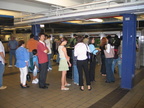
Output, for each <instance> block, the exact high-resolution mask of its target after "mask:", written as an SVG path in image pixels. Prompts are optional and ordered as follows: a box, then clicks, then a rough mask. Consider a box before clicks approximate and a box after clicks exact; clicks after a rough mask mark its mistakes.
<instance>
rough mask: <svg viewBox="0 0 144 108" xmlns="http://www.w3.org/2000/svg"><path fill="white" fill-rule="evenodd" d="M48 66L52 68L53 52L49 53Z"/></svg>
mask: <svg viewBox="0 0 144 108" xmlns="http://www.w3.org/2000/svg"><path fill="white" fill-rule="evenodd" d="M48 68H52V65H51V54H48Z"/></svg>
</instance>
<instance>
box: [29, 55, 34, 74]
mask: <svg viewBox="0 0 144 108" xmlns="http://www.w3.org/2000/svg"><path fill="white" fill-rule="evenodd" d="M29 69H30V70H31V71H33V70H34V63H33V57H32V58H30V66H29Z"/></svg>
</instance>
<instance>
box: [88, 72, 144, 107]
mask: <svg viewBox="0 0 144 108" xmlns="http://www.w3.org/2000/svg"><path fill="white" fill-rule="evenodd" d="M143 70H144V69H142V70H141V71H140V72H139V73H137V74H136V76H135V78H137V76H138V75H139V74H140V73H142V71H143ZM140 80H142V79H140ZM139 82H140V81H139ZM139 82H138V83H139ZM138 83H136V84H135V85H134V86H136V85H137V84H138ZM118 88H119V87H118ZM118 88H116V89H118ZM116 89H115V90H116ZM115 90H113V91H115ZM113 91H112V92H113ZM112 92H111V93H112ZM128 92H129V91H127V92H126V94H127V93H128ZM109 94H110V93H109ZM109 94H108V95H109ZM126 94H125V95H126ZM125 95H123V96H122V97H121V98H120V99H119V100H121V99H122V98H123V97H124V96H125ZM106 96H107V95H106ZM106 96H105V97H106ZM105 97H104V98H105ZM102 99H103V98H102ZM102 99H100V100H99V101H101V100H102ZM99 101H97V102H96V103H98V102H99ZM117 102H118V101H117ZM96 103H95V104H96ZM102 103H103V102H102ZM95 104H93V105H95ZM115 104H116V103H115ZM115 104H113V105H112V106H114V105H115ZM93 105H92V106H90V107H89V108H91V107H93ZM112 106H111V107H112ZM111 107H109V108H111Z"/></svg>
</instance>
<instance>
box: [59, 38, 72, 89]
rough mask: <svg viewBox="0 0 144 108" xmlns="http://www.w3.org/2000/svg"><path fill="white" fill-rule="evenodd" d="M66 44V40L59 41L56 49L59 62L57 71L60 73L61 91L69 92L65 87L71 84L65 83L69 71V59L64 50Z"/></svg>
mask: <svg viewBox="0 0 144 108" xmlns="http://www.w3.org/2000/svg"><path fill="white" fill-rule="evenodd" d="M66 44H67V39H66V38H65V37H63V39H61V44H60V45H59V47H58V52H59V57H60V62H59V71H62V77H61V90H69V88H67V86H70V85H71V84H69V83H67V81H66V74H67V71H68V70H69V68H68V66H70V67H71V63H70V57H69V56H68V55H67V51H66V48H65V45H66Z"/></svg>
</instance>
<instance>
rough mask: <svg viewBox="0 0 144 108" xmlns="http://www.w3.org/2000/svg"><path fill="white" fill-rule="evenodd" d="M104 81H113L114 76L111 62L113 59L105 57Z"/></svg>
mask: <svg viewBox="0 0 144 108" xmlns="http://www.w3.org/2000/svg"><path fill="white" fill-rule="evenodd" d="M105 60H106V81H107V82H109V83H110V82H114V81H115V78H114V74H113V71H112V62H113V59H112V58H106V59H105Z"/></svg>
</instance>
